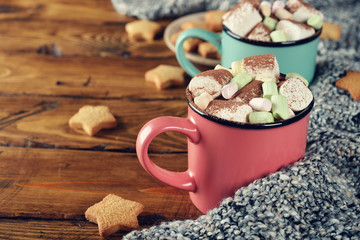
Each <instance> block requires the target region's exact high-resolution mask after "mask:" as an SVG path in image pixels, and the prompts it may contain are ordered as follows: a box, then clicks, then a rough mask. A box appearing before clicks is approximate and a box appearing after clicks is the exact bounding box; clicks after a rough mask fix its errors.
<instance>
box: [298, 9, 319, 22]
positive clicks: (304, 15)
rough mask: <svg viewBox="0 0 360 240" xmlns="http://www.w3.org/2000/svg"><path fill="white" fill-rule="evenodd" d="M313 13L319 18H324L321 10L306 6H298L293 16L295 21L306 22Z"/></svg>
mask: <svg viewBox="0 0 360 240" xmlns="http://www.w3.org/2000/svg"><path fill="white" fill-rule="evenodd" d="M314 15H318V16H319V17H320V18H321V20H323V19H324V15H323V14H322V13H321V12H319V11H318V10H316V9H313V8H307V7H305V6H301V7H299V8H298V10H296V11H295V12H294V14H293V18H294V20H295V21H297V22H306V21H307V20H308V19H309V18H310V17H312V16H314Z"/></svg>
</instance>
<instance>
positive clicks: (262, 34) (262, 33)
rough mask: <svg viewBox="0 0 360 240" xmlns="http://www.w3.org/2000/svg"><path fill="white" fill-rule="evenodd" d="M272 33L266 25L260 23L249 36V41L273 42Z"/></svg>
mask: <svg viewBox="0 0 360 240" xmlns="http://www.w3.org/2000/svg"><path fill="white" fill-rule="evenodd" d="M270 33H271V30H270V29H269V28H268V27H266V26H265V24H264V23H262V22H259V23H258V24H257V25H256V26H255V27H254V28H253V30H251V32H250V33H249V34H248V35H247V39H250V40H255V41H262V42H271V39H270Z"/></svg>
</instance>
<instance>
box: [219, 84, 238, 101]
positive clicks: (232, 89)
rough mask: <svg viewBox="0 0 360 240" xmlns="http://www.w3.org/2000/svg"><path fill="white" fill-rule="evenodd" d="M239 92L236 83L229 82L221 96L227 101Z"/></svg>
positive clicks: (222, 90)
mask: <svg viewBox="0 0 360 240" xmlns="http://www.w3.org/2000/svg"><path fill="white" fill-rule="evenodd" d="M238 90H239V88H238V85H237V84H236V82H229V83H228V84H226V85H225V86H223V88H222V89H221V95H222V96H223V98H225V99H230V98H232V97H233V96H234V94H235V93H236V92H237V91H238Z"/></svg>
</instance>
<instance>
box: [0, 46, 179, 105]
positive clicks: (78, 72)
mask: <svg viewBox="0 0 360 240" xmlns="http://www.w3.org/2000/svg"><path fill="white" fill-rule="evenodd" d="M0 62H1V65H0V84H1V86H2V88H1V89H0V94H1V95H12V96H17V95H32V96H38V95H41V96H55V97H74V98H94V99H111V98H117V99H122V98H129V99H137V100H144V99H145V100H146V99H150V100H151V99H153V100H159V99H164V100H169V99H170V100H172V99H185V86H183V87H178V88H170V89H165V90H163V91H158V90H156V89H155V86H154V85H153V84H151V83H147V82H145V79H144V74H145V72H146V71H147V70H149V69H151V68H154V67H156V66H157V65H159V64H161V63H165V62H166V63H167V64H174V65H175V63H176V60H175V59H173V60H167V61H166V60H165V59H162V60H151V61H148V60H146V59H137V60H136V61H133V60H128V59H127V60H124V59H122V58H119V57H108V58H100V57H99V58H86V57H77V58H71V57H69V58H66V57H62V58H56V57H52V56H42V55H39V54H26V57H24V55H17V54H1V53H0ZM184 101H185V100H184Z"/></svg>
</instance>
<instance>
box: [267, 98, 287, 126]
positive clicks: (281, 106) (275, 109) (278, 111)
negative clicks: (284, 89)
mask: <svg viewBox="0 0 360 240" xmlns="http://www.w3.org/2000/svg"><path fill="white" fill-rule="evenodd" d="M271 103H272V114H273V116H274V118H276V119H282V120H286V119H288V118H289V117H290V114H289V106H288V102H287V99H286V97H284V96H282V95H273V96H271Z"/></svg>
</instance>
